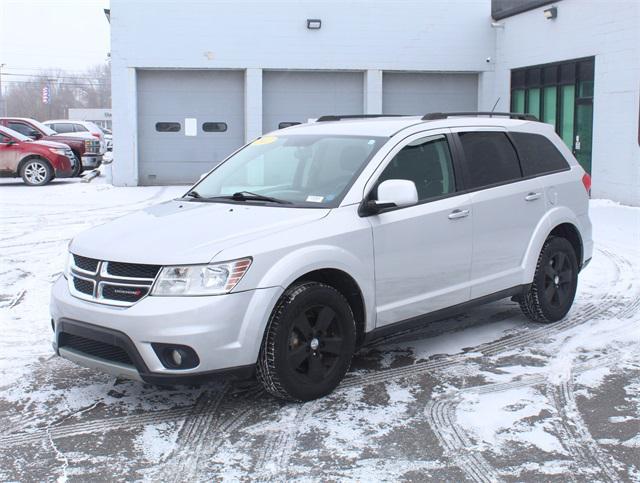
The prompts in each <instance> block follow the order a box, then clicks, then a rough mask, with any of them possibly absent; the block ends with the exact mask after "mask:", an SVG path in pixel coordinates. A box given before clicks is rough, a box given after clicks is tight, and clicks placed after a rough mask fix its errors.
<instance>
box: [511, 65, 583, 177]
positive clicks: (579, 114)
mask: <svg viewBox="0 0 640 483" xmlns="http://www.w3.org/2000/svg"><path fill="white" fill-rule="evenodd" d="M593 81H594V58H593V57H591V58H587V59H576V60H569V61H565V62H556V63H553V64H545V65H538V66H531V67H524V68H521V69H514V70H512V71H511V110H512V111H513V112H518V113H527V114H533V115H534V116H536V117H537V118H538V119H540V120H541V121H543V122H546V123H548V124H551V125H552V126H553V127H554V128H555V130H556V132H557V133H558V135H559V136H560V137H561V138H562V140H563V141H564V142H565V144H566V145H567V146H568V147H569V149H571V150H572V151H573V154H574V155H575V156H576V158H577V159H578V161H579V162H580V164H581V165H582V167H583V168H584V169H585V170H586V171H587V172H589V173H590V172H591V138H592V130H593V89H594V83H593Z"/></svg>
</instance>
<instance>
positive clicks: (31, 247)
mask: <svg viewBox="0 0 640 483" xmlns="http://www.w3.org/2000/svg"><path fill="white" fill-rule="evenodd" d="M182 192H184V187H145V188H116V187H113V186H110V185H109V184H107V183H106V182H105V178H104V177H101V178H97V179H95V180H94V181H93V182H92V183H81V182H78V181H77V180H60V181H55V182H54V183H52V184H51V185H49V186H46V187H43V188H29V187H26V186H24V185H22V184H21V183H20V182H19V181H14V180H9V181H5V180H3V181H2V182H0V221H1V225H0V226H1V227H2V229H1V231H0V248H1V251H0V261H1V263H0V327H1V328H2V334H3V337H2V338H0V424H1V425H2V427H3V429H4V431H3V434H2V435H0V480H52V479H58V480H60V481H64V480H66V479H79V480H87V479H109V480H112V479H116V480H123V479H126V480H132V479H148V480H151V479H153V480H155V479H162V480H166V479H171V480H177V479H180V480H211V479H214V478H215V479H223V480H230V481H235V480H247V479H274V480H289V479H294V480H309V479H313V480H316V479H321V480H338V479H340V480H358V481H374V480H382V481H384V480H389V481H391V480H393V481H395V480H398V479H405V480H425V479H431V480H439V481H440V480H447V481H462V480H465V479H468V480H479V481H499V480H504V481H516V480H517V481H523V480H530V481H539V480H549V479H561V480H566V479H577V480H599V481H604V480H609V481H613V480H633V481H640V451H638V448H640V409H639V408H640V314H639V309H640V270H638V267H640V209H638V208H631V207H625V206H621V205H618V204H616V203H613V202H610V201H603V200H594V201H592V202H591V216H592V220H593V222H594V238H595V240H596V250H595V253H594V258H593V261H592V263H591V264H590V265H589V267H588V268H587V269H585V271H584V272H583V273H582V274H581V276H580V286H579V294H578V297H577V299H576V302H575V305H574V307H573V309H572V311H571V312H570V314H569V316H568V317H567V318H566V319H565V320H563V321H561V322H559V323H556V324H551V325H537V324H533V323H531V322H528V321H527V320H526V319H525V318H524V317H523V316H522V315H521V313H520V311H519V309H518V307H517V305H516V304H515V303H513V302H511V301H509V300H504V301H500V302H496V303H493V304H490V305H486V306H483V307H479V308H477V309H474V310H471V311H469V312H467V313H466V314H461V315H460V316H457V317H454V318H452V319H449V320H446V321H442V322H437V323H433V324H430V325H429V326H427V327H424V328H423V329H421V330H418V331H413V332H411V333H404V334H397V335H395V336H393V337H390V338H388V339H385V340H383V341H380V342H378V343H376V344H375V345H372V346H369V347H366V348H364V349H363V350H361V351H360V353H359V354H358V355H357V356H356V358H355V359H354V362H353V365H352V370H351V372H350V373H349V374H348V376H347V378H346V379H345V381H344V383H343V384H342V385H341V387H340V388H339V389H338V390H337V391H336V392H335V393H334V394H332V395H330V396H328V397H326V398H323V399H321V400H318V401H313V402H310V403H306V404H285V403H282V402H280V401H277V400H274V399H273V398H271V397H269V396H268V395H266V394H265V393H264V392H263V391H262V390H261V389H260V388H259V387H257V386H256V385H255V384H252V383H229V382H228V381H212V382H211V383H210V384H207V385H203V386H200V387H172V388H159V387H156V386H151V385H144V384H140V383H136V382H130V381H124V380H116V379H114V378H112V377H110V376H107V375H104V374H101V373H99V372H96V371H93V370H89V369H84V368H80V367H78V366H75V365H74V364H72V363H70V362H67V361H64V360H62V359H60V358H57V357H54V356H53V354H52V350H51V328H50V324H49V316H48V298H49V290H50V286H51V284H52V282H53V281H54V280H55V279H56V278H57V277H58V276H59V273H60V271H61V270H62V267H63V264H64V257H65V252H66V247H67V244H68V241H69V240H70V239H71V238H72V237H73V236H74V235H75V234H76V233H78V232H80V231H82V230H84V229H86V228H88V227H90V226H94V225H97V224H100V223H104V222H107V221H109V220H110V219H113V218H115V217H118V216H121V215H123V214H126V213H128V212H131V211H133V210H137V209H140V208H143V207H146V206H149V205H152V204H155V203H158V202H160V201H163V200H165V199H169V198H172V197H175V196H177V195H179V194H181V193H182Z"/></svg>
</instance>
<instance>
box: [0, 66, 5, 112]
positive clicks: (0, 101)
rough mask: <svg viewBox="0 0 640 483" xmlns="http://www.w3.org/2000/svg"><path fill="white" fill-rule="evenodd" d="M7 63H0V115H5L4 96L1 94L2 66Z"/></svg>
mask: <svg viewBox="0 0 640 483" xmlns="http://www.w3.org/2000/svg"><path fill="white" fill-rule="evenodd" d="M5 65H7V64H0V116H6V115H7V113H6V109H5V108H4V97H3V95H2V68H3V67H4V66H5Z"/></svg>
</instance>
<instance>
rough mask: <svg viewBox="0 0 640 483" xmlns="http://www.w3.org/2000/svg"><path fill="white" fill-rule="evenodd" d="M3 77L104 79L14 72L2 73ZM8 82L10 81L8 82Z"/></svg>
mask: <svg viewBox="0 0 640 483" xmlns="http://www.w3.org/2000/svg"><path fill="white" fill-rule="evenodd" d="M2 75H4V76H7V75H11V76H15V77H40V78H45V79H51V78H54V77H55V78H56V79H87V80H100V79H102V77H81V76H76V75H53V74H52V75H43V74H14V73H12V72H4V73H2ZM7 82H8V81H7Z"/></svg>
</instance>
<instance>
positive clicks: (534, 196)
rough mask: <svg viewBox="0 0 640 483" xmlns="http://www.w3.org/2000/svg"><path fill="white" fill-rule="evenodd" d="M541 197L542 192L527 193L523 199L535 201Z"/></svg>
mask: <svg viewBox="0 0 640 483" xmlns="http://www.w3.org/2000/svg"><path fill="white" fill-rule="evenodd" d="M540 198H542V193H529V194H528V195H527V196H525V197H524V199H525V201H535V200H539V199H540Z"/></svg>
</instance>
